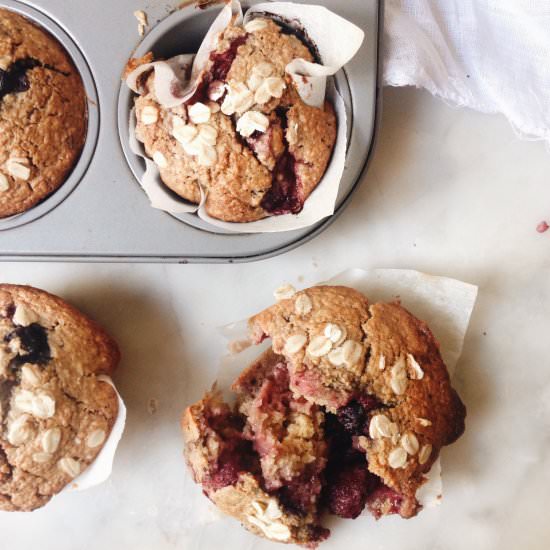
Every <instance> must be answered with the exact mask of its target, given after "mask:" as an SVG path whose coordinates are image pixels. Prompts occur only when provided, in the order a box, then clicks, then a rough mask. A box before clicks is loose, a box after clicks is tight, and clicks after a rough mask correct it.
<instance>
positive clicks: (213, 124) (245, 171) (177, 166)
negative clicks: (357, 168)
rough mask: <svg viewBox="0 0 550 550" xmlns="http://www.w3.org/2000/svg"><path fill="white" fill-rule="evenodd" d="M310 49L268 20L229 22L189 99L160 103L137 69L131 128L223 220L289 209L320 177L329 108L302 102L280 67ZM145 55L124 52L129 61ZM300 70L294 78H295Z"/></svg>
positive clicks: (161, 165)
mask: <svg viewBox="0 0 550 550" xmlns="http://www.w3.org/2000/svg"><path fill="white" fill-rule="evenodd" d="M297 58H301V59H305V60H307V61H310V62H314V61H316V57H315V52H314V50H313V48H312V47H311V46H310V45H308V44H307V43H306V41H305V40H302V39H301V38H299V37H298V36H297V35H296V34H291V33H289V32H288V31H287V29H286V28H285V27H283V26H282V25H280V24H279V23H277V22H275V21H274V20H272V19H267V18H256V19H253V20H252V21H250V22H249V23H247V24H246V25H245V26H244V27H243V26H241V25H237V24H235V23H234V22H233V23H232V24H230V25H229V26H228V27H227V28H226V29H225V30H224V31H223V32H222V33H221V34H220V36H219V37H218V39H217V42H216V46H215V48H214V50H213V51H212V53H211V54H210V57H209V59H208V63H207V64H206V67H205V68H204V70H203V71H202V73H201V74H200V76H199V77H198V82H197V88H196V90H195V92H194V93H193V94H192V96H191V97H189V98H188V99H187V101H185V102H184V103H183V104H180V105H177V106H176V107H171V108H165V107H163V106H162V105H161V104H160V103H159V100H158V98H157V95H156V93H155V92H156V91H155V79H154V76H153V73H152V70H151V71H145V72H144V73H143V74H142V75H141V77H140V78H139V80H138V88H139V90H140V93H141V95H139V96H138V97H137V98H136V100H135V112H136V120H137V126H136V136H137V138H138V140H139V141H141V142H143V144H144V148H145V152H146V154H147V155H148V156H149V157H151V158H152V159H153V160H154V161H155V163H156V165H157V166H158V169H159V171H160V176H161V179H162V181H163V182H164V183H165V184H166V185H167V186H168V187H169V188H170V189H171V190H173V191H174V192H175V193H177V194H178V195H179V196H181V197H183V198H184V199H186V200H188V201H190V202H191V203H195V204H198V203H199V202H200V200H201V190H202V191H203V192H204V193H205V195H206V202H205V210H206V213H207V214H208V215H209V216H211V217H212V218H216V219H219V220H222V221H226V222H252V221H256V220H260V219H262V218H265V217H267V216H273V215H281V214H289V213H290V214H297V213H299V212H300V211H301V210H302V208H303V206H304V202H305V201H306V199H307V198H308V197H309V195H310V194H311V193H312V191H313V190H314V189H315V188H316V186H317V185H318V183H319V181H320V180H321V178H322V177H323V175H324V173H325V171H326V168H327V166H328V163H329V161H330V158H331V155H332V151H333V149H334V145H335V141H336V131H337V124H336V116H335V112H334V109H333V106H332V105H331V104H330V103H329V102H328V101H325V103H324V105H323V106H321V107H320V108H318V107H312V106H310V105H308V104H306V103H305V102H304V101H302V99H301V97H300V95H299V94H298V91H297V88H296V85H295V83H294V81H293V79H292V77H291V76H290V75H289V74H287V73H286V72H285V68H286V66H287V65H288V64H289V63H290V62H291V61H293V60H294V59H297ZM150 59H151V58H150V57H149V58H143V59H142V60H131V62H130V64H129V66H128V69H135V68H136V66H138V65H139V64H140V62H146V61H150ZM305 78H306V77H304V79H305Z"/></svg>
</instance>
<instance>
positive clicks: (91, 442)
mask: <svg viewBox="0 0 550 550" xmlns="http://www.w3.org/2000/svg"><path fill="white" fill-rule="evenodd" d="M118 361H119V351H118V347H117V345H116V343H115V342H114V341H113V340H112V339H111V338H110V337H109V336H108V335H107V334H106V333H105V332H104V331H103V329H102V328H100V327H99V326H98V325H96V324H95V323H94V322H93V321H91V320H90V319H88V318H87V317H85V316H84V315H83V314H82V313H80V312H79V311H77V310H76V309H75V308H73V307H72V306H70V305H69V304H67V303H66V302H64V301H63V300H61V299H60V298H57V297H56V296H53V295H51V294H48V293H46V292H44V291H42V290H38V289H35V288H32V287H26V286H15V285H7V284H0V510H7V511H31V510H34V509H35V508H39V507H41V506H44V505H45V504H46V503H47V502H48V501H49V500H50V499H51V498H52V496H54V495H55V494H56V493H58V492H59V491H61V490H62V489H63V487H65V485H67V484H68V483H70V482H71V481H72V480H73V479H74V478H76V477H77V476H78V475H79V474H80V473H81V472H82V471H84V470H85V469H86V468H87V467H88V466H89V465H90V464H91V463H92V462H93V460H94V459H95V457H96V456H97V454H98V453H99V451H100V450H101V449H102V447H103V444H104V442H105V441H106V440H107V437H108V436H109V433H110V431H111V429H112V427H113V424H114V422H115V419H116V416H117V413H118V401H117V396H116V393H115V390H114V389H113V388H112V386H111V385H109V384H108V383H107V382H105V381H102V380H99V379H98V375H100V374H105V375H111V374H112V372H113V371H114V369H115V367H116V366H117V364H118Z"/></svg>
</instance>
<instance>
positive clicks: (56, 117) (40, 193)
mask: <svg viewBox="0 0 550 550" xmlns="http://www.w3.org/2000/svg"><path fill="white" fill-rule="evenodd" d="M86 127H87V106H86V95H85V92H84V87H83V84H82V80H81V78H80V76H79V74H78V72H77V70H76V68H75V66H74V65H73V62H72V61H71V58H70V57H69V55H68V54H67V52H66V51H65V49H64V48H63V46H62V45H61V44H59V42H57V40H56V39H55V38H53V37H52V36H51V35H50V34H48V33H47V32H46V31H44V30H43V29H41V28H39V27H38V26H36V25H35V24H34V23H32V22H31V21H29V20H28V19H26V18H25V17H22V16H21V15H19V14H17V13H14V12H12V11H9V10H6V9H0V217H2V218H3V217H6V216H11V215H14V214H19V213H21V212H24V211H26V210H28V209H29V208H32V207H33V206H35V205H36V204H37V203H39V202H40V201H42V200H43V199H44V198H46V197H47V196H48V195H50V194H51V193H53V192H54V191H55V190H56V189H58V188H59V187H60V186H61V185H62V184H63V182H64V181H65V180H66V178H67V176H68V174H69V173H70V171H71V170H72V168H73V166H74V165H75V163H76V161H77V160H78V158H79V156H80V153H81V151H82V147H83V145H84V140H85V136H86Z"/></svg>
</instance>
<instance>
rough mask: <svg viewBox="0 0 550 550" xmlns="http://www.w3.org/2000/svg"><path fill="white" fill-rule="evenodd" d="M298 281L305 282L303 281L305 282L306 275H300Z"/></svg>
mask: <svg viewBox="0 0 550 550" xmlns="http://www.w3.org/2000/svg"><path fill="white" fill-rule="evenodd" d="M298 282H299V283H303V282H304V276H303V275H300V276H299V277H298Z"/></svg>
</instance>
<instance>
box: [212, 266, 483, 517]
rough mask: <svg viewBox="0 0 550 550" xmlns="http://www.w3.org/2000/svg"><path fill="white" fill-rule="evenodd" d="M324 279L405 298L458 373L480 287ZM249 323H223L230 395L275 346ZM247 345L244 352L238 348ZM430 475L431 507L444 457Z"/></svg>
mask: <svg viewBox="0 0 550 550" xmlns="http://www.w3.org/2000/svg"><path fill="white" fill-rule="evenodd" d="M319 284H322V285H341V286H348V287H351V288H354V289H356V290H358V291H359V292H362V293H363V294H364V295H365V296H367V297H368V299H369V301H370V303H375V302H391V301H395V300H400V301H401V304H402V305H403V306H404V307H405V308H406V309H408V310H409V311H410V312H411V313H412V314H413V315H415V316H416V317H418V318H419V319H422V320H424V321H425V322H426V323H427V324H428V326H429V327H430V329H431V330H432V332H433V334H434V336H435V338H436V340H437V341H438V342H439V344H440V349H441V355H442V356H443V360H444V362H445V364H446V365H447V369H448V371H449V374H450V375H451V378H452V377H453V374H454V372H455V368H456V364H457V361H458V359H459V357H460V355H461V353H462V346H463V343H464V338H465V335H466V331H467V328H468V324H469V321H470V315H471V313H472V310H473V307H474V304H475V301H476V297H477V287H476V286H474V285H471V284H468V283H464V282H461V281H457V280H455V279H449V278H446V277H437V276H433V275H427V274H425V273H421V272H418V271H412V270H405V269H370V270H363V269H349V270H347V271H344V272H343V273H340V274H338V275H336V276H335V277H333V278H332V279H330V280H329V281H326V282H323V283H319ZM311 286H315V285H311ZM247 327H248V321H247V320H241V321H237V322H235V323H231V324H229V325H227V326H225V327H222V328H220V334H221V335H222V337H223V338H224V339H225V340H226V341H227V345H228V349H229V350H230V353H229V354H228V355H226V356H225V357H223V358H222V361H221V365H220V369H219V373H218V382H217V383H218V387H219V388H220V389H222V390H225V392H224V393H226V394H227V395H228V398H230V397H231V396H232V394H230V393H229V392H227V390H228V388H229V387H230V386H231V384H232V382H233V381H234V380H235V379H236V378H237V377H238V375H239V374H240V372H241V371H242V370H243V369H244V368H245V367H246V366H248V365H249V364H250V363H252V361H254V360H255V359H256V358H257V357H258V355H260V353H262V351H263V350H265V349H267V348H268V347H269V346H270V345H271V341H270V340H267V341H265V342H262V344H260V345H250V344H249V342H248V330H247ZM242 348H244V349H243V350H242V351H240V352H237V353H234V352H233V353H232V351H235V350H237V351H238V350H239V349H242ZM427 479H428V481H427V482H426V483H425V484H424V485H423V486H422V487H421V488H420V489H419V491H418V493H417V495H416V496H417V499H418V501H419V502H420V504H422V505H423V506H424V507H426V508H429V507H433V506H436V505H438V504H440V503H441V497H442V489H443V488H442V480H441V459H440V458H438V460H437V461H436V462H435V463H434V465H433V466H432V468H431V470H430V472H429V473H428V475H427ZM344 524H345V522H344Z"/></svg>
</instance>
